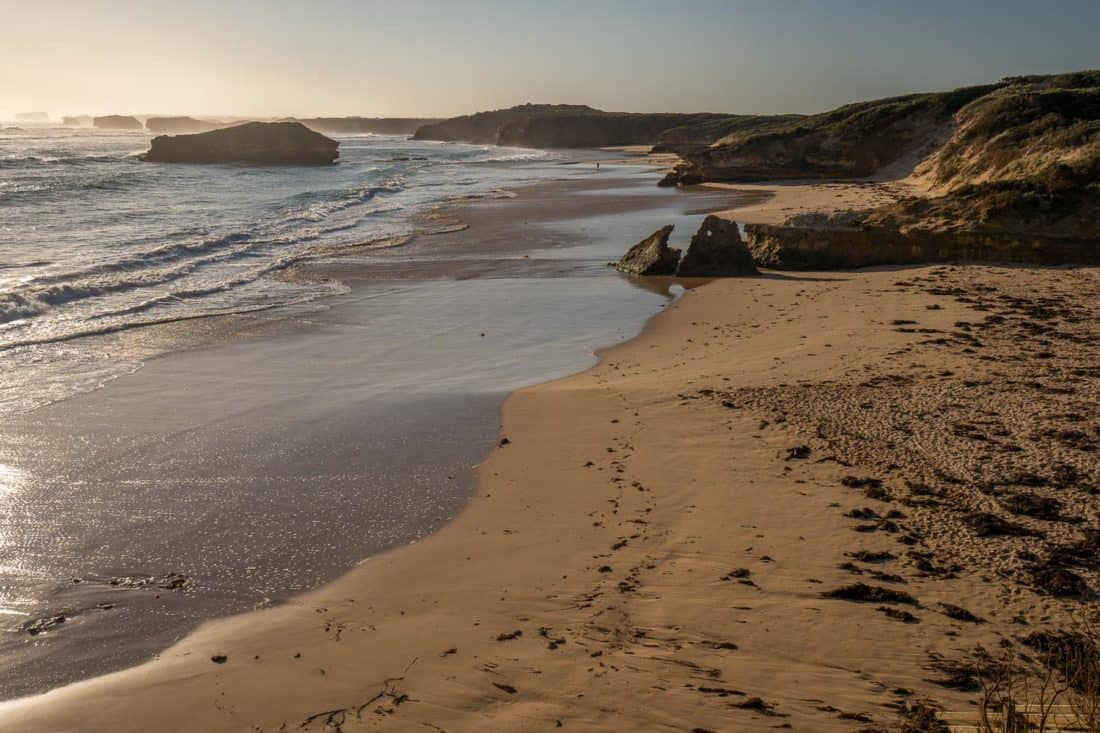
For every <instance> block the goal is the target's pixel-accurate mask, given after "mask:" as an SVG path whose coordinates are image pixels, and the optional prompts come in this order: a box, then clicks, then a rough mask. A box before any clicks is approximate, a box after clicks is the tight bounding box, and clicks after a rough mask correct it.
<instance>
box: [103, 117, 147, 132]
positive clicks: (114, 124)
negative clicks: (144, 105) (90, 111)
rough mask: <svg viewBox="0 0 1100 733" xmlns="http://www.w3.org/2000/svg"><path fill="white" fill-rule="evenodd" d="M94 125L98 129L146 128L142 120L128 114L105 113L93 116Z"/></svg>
mask: <svg viewBox="0 0 1100 733" xmlns="http://www.w3.org/2000/svg"><path fill="white" fill-rule="evenodd" d="M92 127H94V128H96V129H98V130H144V129H145V126H144V125H142V124H141V120H139V119H138V118H136V117H130V116H128V115H104V116H103V117H93V118H92Z"/></svg>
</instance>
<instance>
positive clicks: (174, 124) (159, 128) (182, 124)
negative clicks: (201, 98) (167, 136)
mask: <svg viewBox="0 0 1100 733" xmlns="http://www.w3.org/2000/svg"><path fill="white" fill-rule="evenodd" d="M225 126H226V125H225V124H224V123H220V122H207V121H206V120H196V119H195V118H194V117H150V118H149V119H147V120H146V121H145V128H146V129H147V130H149V132H166V133H173V134H179V133H191V132H210V131H211V130H217V129H218V128H221V127H225Z"/></svg>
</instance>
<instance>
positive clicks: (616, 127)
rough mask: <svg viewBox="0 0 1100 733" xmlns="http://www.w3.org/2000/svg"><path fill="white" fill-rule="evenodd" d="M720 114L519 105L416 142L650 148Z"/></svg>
mask: <svg viewBox="0 0 1100 733" xmlns="http://www.w3.org/2000/svg"><path fill="white" fill-rule="evenodd" d="M728 117H729V115H720V114H708V113H700V114H671V113H667V114H666V113H654V114H648V113H632V112H604V111H602V110H598V109H593V108H592V107H588V106H585V105H568V104H524V105H520V106H518V107H511V108H509V109H501V110H494V111H492V112H479V113H477V114H473V115H466V116H463V117H455V118H453V119H449V120H444V121H442V122H438V123H435V124H430V125H424V126H422V127H421V128H419V129H418V130H417V131H416V134H415V135H414V137H415V139H417V140H444V141H450V142H468V143H478V144H489V145H511V146H516V147H537V148H595V147H608V146H612V145H651V144H653V143H654V142H656V140H657V138H658V137H659V136H660V134H661V133H662V132H664V131H665V130H669V129H672V128H675V127H682V126H685V125H694V124H700V123H704V122H714V121H718V120H722V119H726V118H728Z"/></svg>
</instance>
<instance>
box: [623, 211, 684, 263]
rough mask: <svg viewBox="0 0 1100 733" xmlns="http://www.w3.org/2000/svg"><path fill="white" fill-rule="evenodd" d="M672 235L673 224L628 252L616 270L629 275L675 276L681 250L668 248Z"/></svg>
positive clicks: (661, 229) (656, 232) (659, 230)
mask: <svg viewBox="0 0 1100 733" xmlns="http://www.w3.org/2000/svg"><path fill="white" fill-rule="evenodd" d="M670 234H672V225H671V224H669V225H667V226H664V227H661V228H660V229H658V230H657V231H655V232H653V234H650V235H649V236H648V237H646V238H645V239H643V240H642V241H640V242H638V243H637V244H635V245H634V246H633V247H631V248H630V249H629V250H627V252H626V254H625V255H623V256H622V259H620V260H619V262H618V264H617V265H615V269H616V270H618V271H619V272H625V273H627V274H628V275H675V274H676V266H677V265H678V264H679V262H680V250H678V249H673V248H672V247H669V246H668V237H669V235H670Z"/></svg>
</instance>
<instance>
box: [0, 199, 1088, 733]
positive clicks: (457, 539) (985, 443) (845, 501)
mask: <svg viewBox="0 0 1100 733" xmlns="http://www.w3.org/2000/svg"><path fill="white" fill-rule="evenodd" d="M738 188H741V187H738ZM822 188H825V190H826V191H827V190H828V188H829V187H820V186H817V187H812V188H805V189H803V192H804V193H806V194H808V195H821V194H822V191H821V189H822ZM783 190H784V191H785V192H787V193H786V195H785V196H779V197H776V198H775V199H773V200H772V202H771V203H770V205H771V206H772V207H773V208H772V209H768V206H769V204H765V205H763V206H761V205H756V208H754V209H752V210H750V215H751V216H753V217H754V218H755V219H756V220H765V217H769V216H779V213H777V212H776V211H775V210H774V207H776V206H777V205H778V206H779V208H784V207H786V206H790V205H792V202H794V203H795V205H797V201H798V197H797V195H796V193H797V190H798V189H797V188H796V187H793V186H790V187H784V189H783ZM641 234H644V232H639V235H641ZM1098 286H1100V277H1098V274H1097V273H1096V271H1094V270H1087V269H1086V270H1022V269H1014V270H1009V269H1002V268H996V267H967V268H960V267H950V266H935V267H921V268H912V269H905V270H899V271H859V272H844V273H809V274H780V273H765V274H764V275H763V276H762V277H760V278H754V279H736V280H721V281H714V282H711V283H708V284H702V286H701V287H695V288H693V289H691V290H690V291H689V292H688V293H687V294H686V295H684V296H683V297H682V298H681V299H680V300H679V301H677V302H676V303H675V304H674V305H673V306H671V307H670V308H668V309H666V310H665V311H664V312H663V313H661V314H660V315H659V316H657V317H656V318H655V319H654V320H653V321H652V322H651V323H650V324H649V326H648V327H647V328H646V329H645V331H644V332H643V333H642V334H641V335H640V336H638V337H637V338H635V339H633V340H632V341H630V342H628V343H626V344H623V345H621V346H617V347H615V348H613V349H610V350H608V351H606V352H604V353H603V354H602V355H601V359H600V363H599V364H598V365H597V366H595V367H594V368H592V369H590V370H589V371H586V372H584V373H581V374H577V375H574V376H571V377H567V378H564V379H560V380H557V381H554V382H550V383H547V384H543V385H540V386H537V387H531V388H526V389H522V390H520V391H518V392H515V393H513V394H512V395H511V396H510V397H508V399H507V400H506V402H505V403H504V406H503V409H502V417H501V429H500V434H499V439H498V447H497V448H495V449H494V450H493V451H492V453H491V455H490V456H489V457H488V458H487V459H486V460H485V461H484V462H483V463H482V464H481V465H480V466H479V467H478V471H477V487H476V490H475V492H474V496H473V498H472V499H471V500H470V501H469V503H468V504H466V506H465V507H464V508H463V509H462V511H461V512H460V513H459V514H458V516H457V517H455V518H454V519H453V520H452V521H451V522H450V523H449V524H447V525H446V526H444V527H443V528H442V529H441V530H440V531H438V532H436V533H434V534H432V535H430V536H428V537H425V538H424V539H421V540H419V541H417V542H416V543H415V544H412V545H410V546H407V547H401V548H397V549H394V550H390V551H387V552H385V553H383V554H380V555H376V556H373V557H371V558H369V559H368V560H366V561H364V562H363V563H361V564H360V565H359V566H358V567H356V568H355V569H354V570H352V571H351V572H349V573H348V574H347V575H345V576H344V577H342V578H341V579H339V580H338V581H336V582H334V583H331V584H329V585H326V586H324V587H322V588H320V589H319V590H317V591H314V592H311V593H308V594H305V595H302V596H299V597H296V598H294V599H292V600H290V601H289V602H287V603H286V604H284V605H282V606H280V607H277V608H273V609H268V610H263V611H258V612H252V613H247V614H244V615H239V616H235V617H231V618H227V619H222V620H217V621H212V622H209V623H206V624H204V625H203V626H202V627H200V628H199V629H198V630H197V631H195V632H194V633H192V634H191V635H189V636H188V637H187V638H185V639H184V640H182V641H181V642H180V643H178V644H176V645H175V646H173V647H171V648H170V649H168V650H167V651H165V652H164V653H163V654H162V655H160V657H159V658H157V659H156V660H154V661H151V662H149V663H147V664H144V665H142V666H139V667H136V668H134V669H130V670H127V671H124V672H120V673H116V674H112V675H108V676H106V677H101V678H98V679H94V680H91V681H87V682H82V683H79V684H76V685H72V686H70V687H67V688H62V689H59V690H56V691H53V692H51V693H48V694H46V695H42V696H38V697H34V698H29V699H25V700H20V701H14V702H11V703H7V704H4V705H3V706H2V707H0V716H2V717H3V720H4V723H5V725H4V728H5V730H12V731H43V730H50V731H62V730H74V731H75V730H81V731H147V730H159V729H176V730H204V731H243V730H252V731H275V730H312V731H322V730H344V731H352V730H374V729H385V730H423V729H428V730H446V731H463V730H468V731H474V730H548V729H551V728H558V727H561V728H565V729H572V730H586V731H600V730H608V731H610V730H622V729H624V728H628V727H629V728H638V729H645V730H670V731H672V730H681V731H721V730H766V729H772V728H776V727H790V728H793V729H796V730H815V731H817V730H822V731H825V730H837V731H850V730H855V729H858V728H859V727H861V726H866V725H872V724H875V723H879V724H881V723H885V722H888V721H892V720H893V719H894V718H895V716H896V710H897V707H898V706H899V704H903V703H904V702H905V701H907V700H912V699H916V698H919V697H923V696H929V697H932V698H933V699H934V700H935V701H936V702H937V703H939V704H941V705H944V706H946V707H948V708H949V709H956V710H966V709H968V708H969V706H970V705H971V703H972V700H973V697H974V693H973V686H972V685H970V684H968V681H967V663H966V659H967V654H968V653H969V651H970V650H972V649H973V648H974V647H975V645H976V644H984V645H986V646H987V647H993V646H995V645H996V644H997V643H998V641H999V639H1001V638H1002V637H1006V636H1019V635H1020V634H1022V633H1025V632H1026V631H1028V630H1031V628H1032V627H1035V628H1042V627H1043V625H1044V624H1051V623H1057V622H1059V621H1061V620H1064V619H1065V618H1066V617H1067V614H1068V612H1069V611H1068V608H1069V606H1067V605H1066V603H1067V602H1066V601H1063V600H1061V599H1059V598H1056V597H1052V596H1051V595H1050V594H1049V593H1048V594H1043V593H1042V592H1041V591H1038V590H1037V585H1036V583H1034V582H1032V580H1033V579H1032V580H1029V578H1030V577H1031V576H1028V575H1027V574H1028V572H1030V571H1029V570H1028V564H1027V563H1026V562H1025V559H1026V557H1027V556H1026V554H1025V553H1026V552H1028V551H1030V552H1033V553H1034V551H1042V549H1043V547H1044V546H1046V545H1050V544H1057V543H1064V542H1072V541H1078V540H1079V537H1078V533H1079V526H1078V525H1077V524H1071V523H1067V522H1065V521H1061V517H1054V518H1048V519H1046V520H1040V519H1037V518H1035V517H1028V516H1017V517H1013V516H1011V515H1010V514H1007V513H1006V510H1005V508H1004V506H1003V505H1002V504H1003V500H1002V498H998V497H1001V494H1002V493H1003V492H998V491H996V490H992V491H991V490H989V489H986V490H984V491H983V490H982V489H981V486H982V483H981V481H980V480H979V478H980V476H981V475H982V474H983V472H986V473H988V472H989V471H1001V472H1007V471H1009V470H1020V471H1022V470H1023V469H1024V468H1025V467H1026V466H1027V465H1028V464H1029V462H1031V463H1035V462H1036V460H1037V457H1038V456H1042V455H1045V454H1048V453H1049V451H1050V450H1051V445H1050V443H1051V441H1054V442H1055V443H1057V441H1059V440H1063V443H1058V444H1057V445H1058V447H1057V450H1058V455H1059V456H1060V457H1061V458H1062V460H1063V463H1064V465H1066V466H1069V468H1068V469H1066V470H1067V471H1069V470H1072V471H1075V472H1076V474H1075V475H1076V476H1077V479H1076V481H1075V485H1079V486H1081V487H1084V486H1085V485H1086V484H1087V483H1088V482H1089V481H1096V479H1097V478H1098V474H1097V471H1098V466H1097V465H1096V459H1095V457H1094V454H1090V453H1088V452H1087V451H1086V450H1085V448H1087V446H1084V443H1081V445H1080V446H1077V447H1075V446H1073V445H1066V444H1064V441H1065V440H1066V438H1065V436H1064V435H1062V434H1061V433H1057V432H1055V433H1050V434H1047V435H1039V434H1035V433H1034V431H1032V430H1030V428H1029V426H1030V425H1031V421H1033V420H1034V410H1035V408H1034V405H1035V404H1036V403H1035V402H1034V401H1033V400H1030V401H1029V400H1025V399H1023V398H1022V397H1021V389H1020V388H1019V386H1018V385H1019V384H1022V383H1027V382H1028V381H1029V380H1030V382H1032V383H1034V384H1039V385H1040V386H1039V387H1030V388H1029V389H1033V390H1038V394H1041V395H1042V397H1041V398H1040V399H1041V400H1042V405H1043V410H1045V411H1046V412H1048V413H1050V414H1063V415H1077V419H1078V421H1079V422H1080V421H1081V420H1083V421H1084V422H1085V425H1086V426H1087V425H1093V426H1094V425H1095V417H1096V416H1095V404H1096V397H1097V395H1096V394H1095V381H1089V380H1088V379H1087V378H1086V376H1081V375H1077V376H1075V375H1074V372H1073V368H1074V365H1080V364H1084V363H1095V362H1096V354H1095V346H1094V344H1095V343H1096V341H1095V338H1094V334H1092V333H1091V331H1090V329H1092V328H1093V326H1092V324H1091V322H1089V320H1088V319H1084V318H1080V317H1078V316H1079V314H1080V313H1082V312H1087V309H1088V308H1090V307H1091V305H1090V304H1091V303H1095V300H1094V299H1095V297H1096V291H1097V288H1098ZM1039 291H1043V292H1048V293H1051V294H1052V296H1051V297H1056V298H1058V299H1060V300H1059V301H1058V303H1057V304H1052V303H1042V304H1037V303H1033V302H1031V301H1030V300H1029V299H1030V298H1032V297H1033V296H1034V293H1036V292H1039ZM1040 307H1045V308H1047V309H1048V310H1049V309H1051V308H1053V309H1055V310H1056V311H1057V313H1058V314H1059V318H1062V323H1063V326H1062V331H1065V332H1068V333H1069V335H1068V336H1066V337H1065V338H1061V339H1059V338H1056V337H1055V338H1052V337H1051V335H1050V333H1043V332H1037V331H1036V330H1035V329H1031V328H1029V327H1028V326H1027V324H1028V322H1029V320H1033V319H1029V317H1028V315H1027V314H1028V312H1029V311H1028V309H1029V308H1030V309H1031V313H1032V316H1034V310H1035V309H1036V308H1040ZM1006 309H1007V310H1006ZM1013 309H1015V310H1013ZM990 315H1000V316H1001V318H1000V319H990V318H988V316H990ZM960 324H967V325H960ZM1056 330H1057V329H1056ZM1030 350H1043V351H1044V352H1048V353H1050V356H1049V357H1045V360H1044V361H1043V372H1042V374H1035V373H1034V368H1033V367H1032V366H1029V364H1030V362H1028V361H1026V360H1024V359H1022V358H1020V355H1021V354H1024V353H1030ZM1014 357H1015V358H1014ZM1089 359H1091V362H1090V361H1087V360H1089ZM1067 385H1074V386H1075V387H1076V388H1073V386H1070V387H1068V388H1067ZM1063 388H1066V389H1063ZM1067 389H1068V391H1067ZM979 395H980V400H979V401H978V402H977V403H976V402H975V399H974V398H975V397H977V396H979ZM1024 396H1025V397H1031V395H1024ZM976 412H978V413H981V415H980V416H978V415H976V414H974V413H976ZM979 417H980V419H979ZM995 417H996V419H997V420H998V421H999V422H998V425H999V428H1000V430H999V431H998V430H992V428H990V427H989V425H990V424H991V421H994V418H995ZM1065 419H1066V420H1067V421H1069V420H1071V419H1073V418H1070V417H1067V418H1065ZM983 420H984V422H983ZM933 421H935V422H933ZM1090 421H1091V422H1090ZM941 423H947V424H949V425H956V426H957V425H964V426H970V427H969V429H963V428H958V429H957V430H955V432H954V435H955V436H956V438H953V439H952V440H947V441H935V440H930V438H929V435H930V433H929V431H930V430H932V429H933V427H936V428H938V427H939V426H940V425H941ZM983 426H984V427H983ZM1088 429H1094V428H1088ZM1088 429H1086V431H1085V433H1083V434H1084V435H1085V438H1084V439H1083V440H1084V441H1085V442H1087V440H1089V438H1088V434H1087V430H1088ZM991 430H992V433H993V434H996V435H997V436H1000V437H992V435H986V436H984V437H977V436H978V435H979V434H982V433H983V431H984V432H985V433H990V431H991ZM1060 435H1061V436H1062V437H1059V436H1060ZM1004 436H1010V437H1004ZM1093 439H1094V438H1093ZM1009 443H1012V444H1013V446H1009V445H1008V444H1009ZM1082 446H1084V447H1082ZM987 478H988V477H987ZM1056 478H1057V477H1053V478H1051V477H1047V476H1043V477H1042V480H1041V481H1039V482H1038V483H1036V482H1032V483H1030V484H1029V485H1030V486H1032V487H1036V486H1038V488H1031V489H1029V490H1028V491H1029V492H1031V493H1037V494H1041V493H1043V492H1044V491H1046V490H1047V489H1046V488H1044V487H1043V484H1044V482H1045V483H1046V484H1047V485H1053V483H1052V482H1054V481H1056ZM1013 480H1015V479H1011V478H1005V477H1003V476H1002V477H1000V479H999V480H998V481H993V482H991V481H987V482H986V483H998V482H999V483H1000V484H1006V483H1011V481H1013ZM1015 493H1021V492H1020V491H1016V492H1015ZM1061 496H1062V497H1063V502H1064V504H1060V505H1059V507H1060V510H1061V511H1062V512H1064V513H1065V514H1067V515H1069V514H1073V515H1077V516H1081V517H1082V518H1085V519H1087V520H1088V521H1089V522H1090V523H1093V522H1095V521H1096V517H1095V515H1094V508H1093V506H1092V504H1091V503H1090V502H1089V501H1088V494H1087V492H1085V491H1084V490H1083V489H1074V490H1073V491H1070V492H1062V494H1061ZM983 502H984V507H985V508H984V511H985V512H987V513H990V514H993V515H1004V516H1007V517H1008V519H1007V520H1003V521H1005V522H1011V523H1012V524H1013V526H1016V525H1019V526H1022V527H1025V528H1030V529H1033V530H1034V532H1028V533H1024V534H1028V535H1029V536H1027V537H1019V536H1013V535H1015V534H1017V533H1013V532H1006V533H998V532H991V533H989V534H983V533H981V532H976V531H975V530H974V529H973V527H974V526H975V525H973V524H972V523H971V524H968V523H967V522H968V521H970V520H968V519H967V517H970V516H971V515H973V514H975V513H979V510H981V509H982V506H983ZM1040 530H1041V531H1040ZM1040 535H1041V536H1040ZM1044 543H1046V545H1044ZM1078 572H1080V573H1081V574H1082V575H1084V576H1086V577H1091V576H1090V575H1089V574H1090V573H1091V571H1090V570H1087V569H1084V570H1081V569H1079V570H1078ZM856 583H863V584H865V586H866V587H869V588H872V589H876V588H877V589H886V590H889V591H891V592H890V593H888V594H884V595H875V594H873V593H872V594H871V597H868V598H863V601H868V602H861V600H860V598H859V597H858V596H859V593H860V591H858V590H857V591H856V592H855V595H856V596H857V598H856V599H855V600H852V599H850V598H847V599H846V598H845V597H844V596H851V595H852V593H851V592H846V591H844V590H843V589H846V588H847V589H848V591H850V590H851V588H850V587H851V586H852V585H853V584H856ZM838 590H839V591H840V592H839V593H836V594H834V597H829V596H828V594H829V593H830V592H832V591H838ZM835 596H840V597H835ZM952 609H954V610H952ZM958 609H965V610H966V611H968V612H969V613H970V614H972V617H973V618H970V619H969V620H967V619H968V617H967V616H966V615H964V614H962V613H961V612H958ZM974 619H979V620H980V622H978V621H975V620H974ZM960 680H961V681H960Z"/></svg>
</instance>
